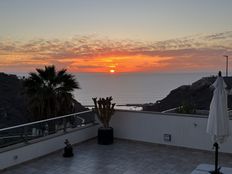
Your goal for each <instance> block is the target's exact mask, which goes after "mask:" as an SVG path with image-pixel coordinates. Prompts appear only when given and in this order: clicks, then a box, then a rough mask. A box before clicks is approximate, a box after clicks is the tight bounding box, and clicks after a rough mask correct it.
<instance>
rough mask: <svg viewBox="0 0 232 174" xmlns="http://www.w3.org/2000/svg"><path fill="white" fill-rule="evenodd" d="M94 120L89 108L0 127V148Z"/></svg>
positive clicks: (90, 122)
mask: <svg viewBox="0 0 232 174" xmlns="http://www.w3.org/2000/svg"><path fill="white" fill-rule="evenodd" d="M94 122H95V116H94V113H93V112H92V111H91V110H88V111H83V112H78V113H73V114H68V115H63V116H59V117H54V118H49V119H44V120H39V121H34V122H30V123H25V124H20V125H16V126H11V127H6V128H2V129H0V148H1V147H6V146H10V145H13V144H17V143H21V142H28V141H30V140H33V139H37V138H40V137H44V136H48V135H51V134H55V133H58V132H67V131H70V130H72V129H74V128H77V127H84V126H86V125H88V124H93V123H94Z"/></svg>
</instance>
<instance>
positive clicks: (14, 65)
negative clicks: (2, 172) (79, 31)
mask: <svg viewBox="0 0 232 174" xmlns="http://www.w3.org/2000/svg"><path fill="white" fill-rule="evenodd" d="M224 54H227V55H232V32H224V33H217V34H213V35H206V36H204V35H195V36H190V37H185V38H179V39H172V40H166V41H160V42H149V43H148V42H137V41H132V40H117V41H115V40H109V39H105V38H98V37H97V36H83V37H74V38H72V39H70V40H58V39H54V40H44V39H38V40H32V41H28V42H25V43H20V42H16V41H9V40H8V41H0V60H1V61H0V71H8V72H9V71H14V72H15V71H24V72H28V71H33V70H34V69H35V68H38V67H43V66H44V65H47V64H54V65H56V66H57V67H58V68H68V69H69V70H70V71H73V72H109V70H110V69H112V67H113V69H114V70H115V71H116V72H153V71H156V72H157V71H158V72H162V71H206V70H208V71H211V70H214V69H219V67H220V66H221V65H222V66H224V59H222V55H224Z"/></svg>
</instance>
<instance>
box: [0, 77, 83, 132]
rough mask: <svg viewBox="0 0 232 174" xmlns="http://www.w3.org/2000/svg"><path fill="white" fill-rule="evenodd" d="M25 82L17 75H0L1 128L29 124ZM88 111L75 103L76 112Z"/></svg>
mask: <svg viewBox="0 0 232 174" xmlns="http://www.w3.org/2000/svg"><path fill="white" fill-rule="evenodd" d="M22 84H23V80H22V79H20V78H18V77H17V76H16V75H8V74H5V73H0V128H2V127H8V126H13V125H17V124H22V123H25V122H28V120H29V119H27V118H29V113H28V112H27V106H26V97H25V95H24V94H23V85H22ZM83 110H86V108H85V107H83V106H82V105H81V104H80V103H78V102H77V101H75V112H78V111H83Z"/></svg>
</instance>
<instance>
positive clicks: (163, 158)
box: [2, 139, 232, 174]
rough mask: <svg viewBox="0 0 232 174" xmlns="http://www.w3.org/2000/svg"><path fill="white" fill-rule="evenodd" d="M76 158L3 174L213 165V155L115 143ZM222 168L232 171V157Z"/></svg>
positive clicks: (110, 173) (123, 172)
mask: <svg viewBox="0 0 232 174" xmlns="http://www.w3.org/2000/svg"><path fill="white" fill-rule="evenodd" d="M74 153H75V156H74V157H73V158H63V157H62V151H59V152H56V153H53V154H51V155H47V156H45V157H42V158H39V159H35V160H33V161H30V162H27V163H24V164H22V165H18V166H16V167H12V168H10V169H7V170H5V171H3V172H2V174H190V173H191V171H192V170H194V168H196V166H197V165H199V164H201V163H211V164H213V152H206V151H198V150H192V149H186V148H179V147H171V146H163V145H156V144H150V143H140V142H134V141H127V140H118V139H117V140H115V143H114V144H113V145H108V146H104V145H98V144H97V143H96V139H94V140H90V141H87V142H85V143H82V144H79V145H77V146H75V148H74ZM219 157H220V165H223V166H227V167H232V155H229V154H220V156H219Z"/></svg>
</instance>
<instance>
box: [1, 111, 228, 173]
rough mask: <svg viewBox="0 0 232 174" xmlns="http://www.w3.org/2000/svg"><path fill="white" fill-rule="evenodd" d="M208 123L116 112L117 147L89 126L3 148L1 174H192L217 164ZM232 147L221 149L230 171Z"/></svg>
mask: <svg viewBox="0 0 232 174" xmlns="http://www.w3.org/2000/svg"><path fill="white" fill-rule="evenodd" d="M82 118H83V117H82ZM206 121H207V118H206V117H205V116H201V115H178V114H170V113H168V114H164V113H155V112H137V111H119V110H118V111H116V113H115V115H114V117H113V119H112V127H114V130H115V137H116V139H115V142H114V144H113V145H108V146H105V145H98V144H97V142H96V139H95V137H96V132H97V127H98V126H97V125H96V124H91V123H89V124H86V125H82V126H80V127H75V128H73V129H71V128H68V129H67V131H66V132H62V133H61V132H59V133H58V134H59V135H58V134H57V133H55V134H54V135H53V134H51V135H47V136H45V137H39V138H38V139H36V140H35V139H33V140H29V141H28V142H27V143H22V142H21V145H18V147H12V148H11V149H10V148H9V147H7V148H8V149H6V148H3V149H5V150H2V153H1V155H0V165H1V169H2V173H3V174H11V173H17V174H21V173H27V174H31V173H33V174H37V173H47V174H53V173H56V174H61V173H62V174H63V173H70V174H72V173H75V174H84V173H85V174H92V173H94V174H98V173H115V174H132V173H133V174H141V173H146V174H149V173H156V174H159V173H162V174H163V173H166V174H190V173H191V172H192V171H193V170H194V169H195V168H196V167H197V166H198V165H199V164H213V162H214V152H213V150H212V143H211V141H210V137H209V136H208V135H207V134H206V133H205V126H206ZM230 122H231V120H230ZM69 129H70V130H69ZM167 135H169V136H167ZM167 137H169V138H170V139H167ZM65 138H68V139H69V140H70V142H72V143H73V144H74V143H77V144H76V145H75V146H74V154H75V155H74V157H73V158H63V157H62V148H63V147H64V144H63V140H64V139H65ZM231 145H232V140H231V138H229V139H228V141H227V142H226V143H225V144H223V145H221V148H220V152H225V153H220V155H219V161H220V165H221V166H223V167H232V146H231ZM11 166H13V167H11Z"/></svg>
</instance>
